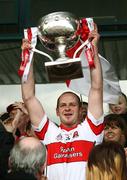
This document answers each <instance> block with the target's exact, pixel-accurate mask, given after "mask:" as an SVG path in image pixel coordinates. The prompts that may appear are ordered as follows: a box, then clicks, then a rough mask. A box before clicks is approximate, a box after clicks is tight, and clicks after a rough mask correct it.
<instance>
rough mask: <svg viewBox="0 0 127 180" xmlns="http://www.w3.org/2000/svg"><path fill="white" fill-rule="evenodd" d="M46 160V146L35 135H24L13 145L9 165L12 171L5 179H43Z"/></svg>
mask: <svg viewBox="0 0 127 180" xmlns="http://www.w3.org/2000/svg"><path fill="white" fill-rule="evenodd" d="M45 161H46V148H45V146H44V144H42V143H41V142H40V141H39V140H38V139H37V138H35V137H24V138H22V139H20V140H19V141H17V142H16V143H15V145H14V146H13V148H12V150H11V152H10V157H9V165H10V169H11V172H10V173H8V175H6V176H5V177H4V179H5V180H9V179H10V180H11V179H13V180H17V179H18V180H20V179H26V180H36V179H37V178H38V179H39V180H42V175H43V171H44V167H45Z"/></svg>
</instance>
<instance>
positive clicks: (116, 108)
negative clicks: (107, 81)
mask: <svg viewBox="0 0 127 180" xmlns="http://www.w3.org/2000/svg"><path fill="white" fill-rule="evenodd" d="M110 109H111V111H112V112H113V113H115V114H124V113H126V112H127V102H126V99H125V98H124V96H120V97H119V102H118V104H110Z"/></svg>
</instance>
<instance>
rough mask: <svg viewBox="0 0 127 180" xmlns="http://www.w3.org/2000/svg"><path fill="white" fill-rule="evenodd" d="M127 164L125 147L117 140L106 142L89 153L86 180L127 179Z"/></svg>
mask: <svg viewBox="0 0 127 180" xmlns="http://www.w3.org/2000/svg"><path fill="white" fill-rule="evenodd" d="M126 179H127V164H126V157H125V152H124V149H123V147H122V146H121V145H120V144H119V143H117V142H110V141H109V142H104V143H102V144H99V145H97V146H95V147H94V148H93V149H92V151H91V152H90V154H89V159H88V164H87V170H86V180H126Z"/></svg>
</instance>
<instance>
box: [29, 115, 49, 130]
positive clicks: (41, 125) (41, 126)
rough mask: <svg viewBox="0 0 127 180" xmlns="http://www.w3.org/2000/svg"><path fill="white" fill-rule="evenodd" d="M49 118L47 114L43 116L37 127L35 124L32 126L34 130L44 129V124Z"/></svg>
mask: <svg viewBox="0 0 127 180" xmlns="http://www.w3.org/2000/svg"><path fill="white" fill-rule="evenodd" d="M47 119H48V118H47V115H46V114H45V115H44V116H43V118H42V120H41V122H40V124H39V126H38V127H36V126H34V125H33V124H32V128H33V129H34V131H38V132H40V131H41V130H42V128H43V127H44V125H45V124H46V122H47Z"/></svg>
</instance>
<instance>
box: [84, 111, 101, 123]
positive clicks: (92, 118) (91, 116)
mask: <svg viewBox="0 0 127 180" xmlns="http://www.w3.org/2000/svg"><path fill="white" fill-rule="evenodd" d="M87 116H88V118H89V119H90V120H91V121H92V123H93V124H94V125H95V126H97V125H99V124H102V123H103V122H104V115H102V116H101V117H100V118H99V119H95V118H94V117H93V115H92V114H91V113H90V111H89V110H88V114H87Z"/></svg>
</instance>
